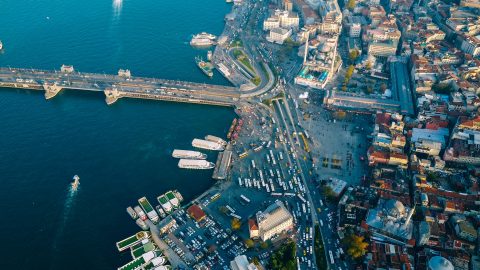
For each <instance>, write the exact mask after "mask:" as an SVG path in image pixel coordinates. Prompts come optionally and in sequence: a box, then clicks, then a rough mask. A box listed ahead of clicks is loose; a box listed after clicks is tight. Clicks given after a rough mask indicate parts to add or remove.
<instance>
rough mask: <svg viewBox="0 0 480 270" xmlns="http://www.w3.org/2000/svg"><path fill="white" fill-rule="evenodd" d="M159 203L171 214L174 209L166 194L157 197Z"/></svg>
mask: <svg viewBox="0 0 480 270" xmlns="http://www.w3.org/2000/svg"><path fill="white" fill-rule="evenodd" d="M157 201H158V203H160V205H161V206H162V208H163V210H165V213H167V214H170V213H171V212H172V210H173V207H172V204H171V203H170V201H169V200H168V199H167V197H166V196H165V195H160V196H158V197H157Z"/></svg>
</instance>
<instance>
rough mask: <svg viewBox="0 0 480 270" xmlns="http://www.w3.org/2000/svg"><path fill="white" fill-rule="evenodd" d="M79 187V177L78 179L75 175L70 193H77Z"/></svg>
mask: <svg viewBox="0 0 480 270" xmlns="http://www.w3.org/2000/svg"><path fill="white" fill-rule="evenodd" d="M79 185H80V177H78V175H75V176H74V177H73V182H72V191H77V190H78V186H79Z"/></svg>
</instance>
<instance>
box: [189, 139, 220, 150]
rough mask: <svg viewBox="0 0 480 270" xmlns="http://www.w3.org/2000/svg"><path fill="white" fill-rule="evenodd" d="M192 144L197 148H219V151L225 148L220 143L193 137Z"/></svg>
mask: <svg viewBox="0 0 480 270" xmlns="http://www.w3.org/2000/svg"><path fill="white" fill-rule="evenodd" d="M192 146H193V147H197V148H203V149H207V150H217V151H222V150H224V147H223V146H222V145H221V144H219V143H216V142H211V141H206V140H201V139H193V141H192Z"/></svg>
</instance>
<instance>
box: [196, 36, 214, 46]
mask: <svg viewBox="0 0 480 270" xmlns="http://www.w3.org/2000/svg"><path fill="white" fill-rule="evenodd" d="M215 44H216V42H215V41H214V40H211V39H208V38H192V40H191V41H190V45H192V46H197V47H210V46H213V45H215Z"/></svg>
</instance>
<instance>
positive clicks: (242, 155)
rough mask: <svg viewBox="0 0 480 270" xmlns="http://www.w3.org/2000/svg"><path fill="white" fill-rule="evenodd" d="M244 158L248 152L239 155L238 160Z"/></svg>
mask: <svg viewBox="0 0 480 270" xmlns="http://www.w3.org/2000/svg"><path fill="white" fill-rule="evenodd" d="M246 156H248V151H245V152H243V153H241V154H240V155H239V157H240V158H244V157H246Z"/></svg>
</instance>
